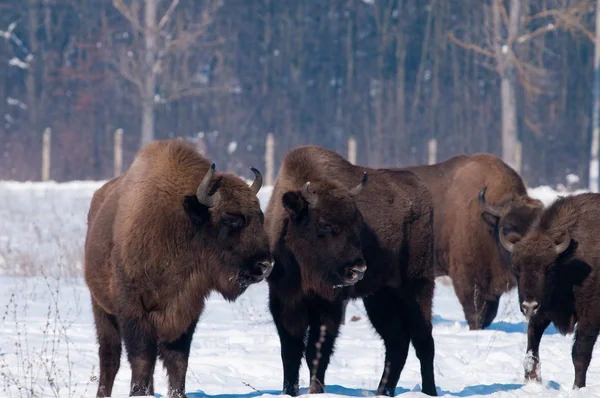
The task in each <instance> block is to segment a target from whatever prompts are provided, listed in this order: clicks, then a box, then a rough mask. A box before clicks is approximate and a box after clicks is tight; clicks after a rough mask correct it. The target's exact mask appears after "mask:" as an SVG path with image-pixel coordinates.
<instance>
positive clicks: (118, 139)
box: [114, 129, 123, 177]
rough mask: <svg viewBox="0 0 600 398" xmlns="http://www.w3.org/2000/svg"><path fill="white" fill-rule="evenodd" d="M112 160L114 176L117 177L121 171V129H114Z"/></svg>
mask: <svg viewBox="0 0 600 398" xmlns="http://www.w3.org/2000/svg"><path fill="white" fill-rule="evenodd" d="M114 162H115V177H118V176H120V175H121V173H122V171H123V129H117V130H116V131H115V148H114Z"/></svg>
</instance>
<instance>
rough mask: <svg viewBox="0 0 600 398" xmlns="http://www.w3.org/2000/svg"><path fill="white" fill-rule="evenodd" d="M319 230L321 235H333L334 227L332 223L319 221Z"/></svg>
mask: <svg viewBox="0 0 600 398" xmlns="http://www.w3.org/2000/svg"><path fill="white" fill-rule="evenodd" d="M317 231H318V232H319V235H331V233H332V232H333V231H334V228H333V226H332V225H331V224H328V223H324V222H319V223H318V224H317Z"/></svg>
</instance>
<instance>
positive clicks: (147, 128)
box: [140, 0, 158, 146]
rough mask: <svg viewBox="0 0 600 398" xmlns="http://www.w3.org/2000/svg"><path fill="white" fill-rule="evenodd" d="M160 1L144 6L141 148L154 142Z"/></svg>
mask: <svg viewBox="0 0 600 398" xmlns="http://www.w3.org/2000/svg"><path fill="white" fill-rule="evenodd" d="M157 8H158V0H146V1H145V5H144V28H145V29H144V42H145V50H146V57H145V64H144V68H143V71H144V76H143V83H142V84H143V86H142V136H141V140H140V141H141V142H140V146H144V145H146V144H148V143H150V142H152V141H153V140H154V94H155V93H154V91H155V90H156V71H155V69H154V64H155V62H156V45H157V39H158V29H157V26H156V13H157Z"/></svg>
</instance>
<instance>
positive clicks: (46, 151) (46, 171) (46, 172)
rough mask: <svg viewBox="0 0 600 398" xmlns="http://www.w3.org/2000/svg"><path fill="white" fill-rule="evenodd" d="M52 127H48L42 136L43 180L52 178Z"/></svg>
mask: <svg viewBox="0 0 600 398" xmlns="http://www.w3.org/2000/svg"><path fill="white" fill-rule="evenodd" d="M51 134H52V129H50V127H46V128H45V129H44V135H43V138H42V181H48V180H49V179H50V136H51Z"/></svg>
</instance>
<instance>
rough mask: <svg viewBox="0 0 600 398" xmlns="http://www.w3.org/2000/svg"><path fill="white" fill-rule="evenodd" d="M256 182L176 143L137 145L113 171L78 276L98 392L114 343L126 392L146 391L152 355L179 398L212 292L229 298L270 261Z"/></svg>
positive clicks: (113, 360)
mask: <svg viewBox="0 0 600 398" xmlns="http://www.w3.org/2000/svg"><path fill="white" fill-rule="evenodd" d="M253 171H254V173H255V180H254V183H253V184H252V186H248V184H247V183H246V182H244V180H242V179H240V178H238V177H236V176H234V175H232V174H227V173H215V167H214V164H213V165H212V166H211V164H210V163H209V162H208V161H207V160H206V159H205V158H204V157H202V156H201V155H200V154H199V153H197V152H196V151H195V150H194V148H193V147H191V146H190V145H189V144H187V143H185V142H183V141H181V140H166V141H155V142H153V143H150V144H148V145H147V146H145V147H144V148H142V149H141V150H140V151H139V152H138V154H137V155H136V158H135V160H134V162H133V164H132V165H131V167H130V168H129V169H128V170H127V171H126V172H125V173H124V174H123V175H121V176H119V177H117V178H115V179H113V180H111V181H109V182H107V183H106V184H105V185H104V186H102V187H101V188H100V189H99V190H98V191H97V192H96V193H95V194H94V196H93V198H92V202H91V206H90V211H89V213H88V231H87V236H86V241H85V280H86V283H87V285H88V287H89V290H90V293H91V297H92V308H93V311H94V319H95V324H96V334H97V339H98V344H99V352H98V354H99V357H100V380H99V386H98V392H97V395H98V396H109V395H110V394H111V392H112V387H113V383H114V379H115V375H116V374H117V371H118V369H119V366H120V358H121V341H122V340H123V341H124V342H125V348H126V350H127V355H128V360H129V363H130V365H131V389H130V395H131V396H139V395H153V394H154V391H153V389H154V388H153V374H154V367H155V363H156V358H157V356H158V357H159V358H160V359H161V360H162V362H163V364H164V366H165V368H166V371H167V375H168V384H169V391H168V393H169V396H170V397H185V393H184V390H185V376H186V372H187V364H188V357H189V353H190V345H191V342H192V336H193V334H194V330H195V327H196V324H197V322H198V317H199V316H200V314H201V313H202V311H203V309H204V301H205V299H206V297H207V296H208V295H209V293H210V292H211V291H213V290H216V291H217V292H220V293H221V294H222V295H223V296H224V297H225V299H227V300H230V301H233V300H235V299H236V298H237V297H238V296H239V295H240V294H242V293H243V292H244V290H245V289H246V288H247V287H248V286H249V285H250V284H252V283H256V282H259V281H261V280H263V279H264V278H265V277H266V276H268V275H269V273H270V271H271V269H272V260H271V256H270V254H269V245H268V239H267V235H266V233H265V231H264V227H263V220H264V216H263V213H262V212H261V210H260V207H259V202H258V199H257V197H256V194H257V192H258V191H259V189H260V187H261V184H262V176H261V174H260V173H259V172H258V171H257V170H255V169H253Z"/></svg>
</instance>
